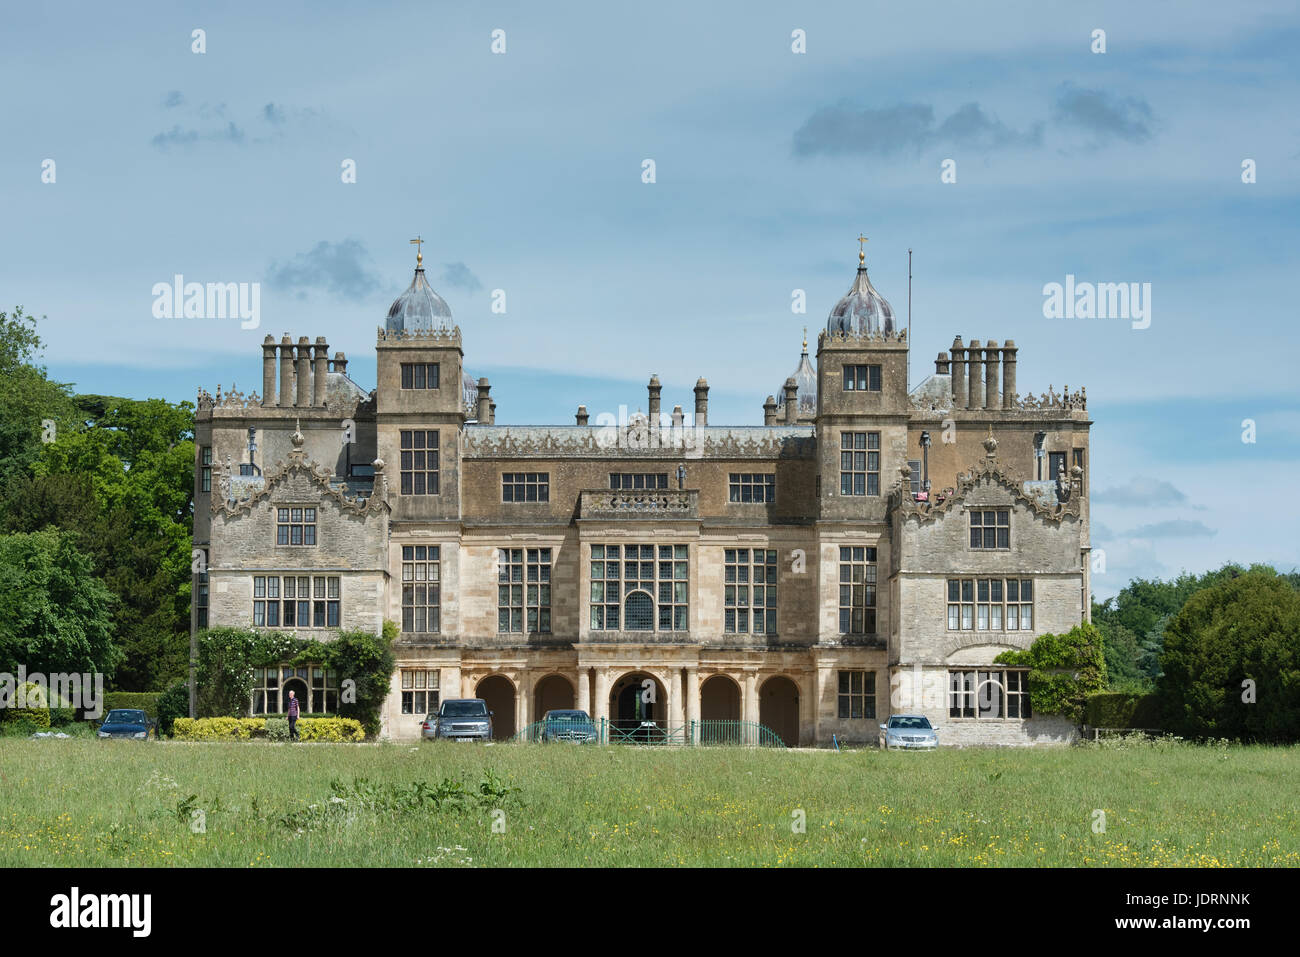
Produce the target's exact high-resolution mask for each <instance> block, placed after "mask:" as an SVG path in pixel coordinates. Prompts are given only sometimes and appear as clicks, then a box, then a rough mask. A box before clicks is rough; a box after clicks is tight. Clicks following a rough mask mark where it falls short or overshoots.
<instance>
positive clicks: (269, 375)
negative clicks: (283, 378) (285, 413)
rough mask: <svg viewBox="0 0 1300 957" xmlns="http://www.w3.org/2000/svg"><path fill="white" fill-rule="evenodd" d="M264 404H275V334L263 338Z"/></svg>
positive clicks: (268, 334)
mask: <svg viewBox="0 0 1300 957" xmlns="http://www.w3.org/2000/svg"><path fill="white" fill-rule="evenodd" d="M262 405H264V406H268V405H275V336H273V335H271V334H270V333H269V332H268V333H267V334H266V338H265V339H263V340H262Z"/></svg>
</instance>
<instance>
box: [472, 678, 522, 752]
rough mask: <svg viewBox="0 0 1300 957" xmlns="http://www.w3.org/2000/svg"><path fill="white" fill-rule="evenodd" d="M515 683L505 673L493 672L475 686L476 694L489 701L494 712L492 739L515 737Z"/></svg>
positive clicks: (500, 739)
mask: <svg viewBox="0 0 1300 957" xmlns="http://www.w3.org/2000/svg"><path fill="white" fill-rule="evenodd" d="M515 694H516V692H515V683H514V682H513V681H511V680H510V679H509V678H507V677H506V676H505V675H503V674H491V675H488V676H487V677H486V678H482V679H480V680H479V682H478V684H477V685H475V686H474V696H475V697H476V698H482V699H483V700H484V701H486V702H487V706H488V710H489V711H491V712H492V739H493V740H494V741H503V740H505V739H506V738H511V737H514V734H515V731H516V728H515Z"/></svg>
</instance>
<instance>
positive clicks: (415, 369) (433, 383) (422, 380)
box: [402, 362, 438, 389]
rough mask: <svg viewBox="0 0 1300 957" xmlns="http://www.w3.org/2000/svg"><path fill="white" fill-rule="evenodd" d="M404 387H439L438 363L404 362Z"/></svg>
mask: <svg viewBox="0 0 1300 957" xmlns="http://www.w3.org/2000/svg"><path fill="white" fill-rule="evenodd" d="M402 388H403V389H436V388H438V363H436V362H403V363H402Z"/></svg>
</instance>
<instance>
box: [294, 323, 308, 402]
mask: <svg viewBox="0 0 1300 957" xmlns="http://www.w3.org/2000/svg"><path fill="white" fill-rule="evenodd" d="M294 360H295V366H296V368H295V369H294V373H293V379H294V381H293V384H294V388H295V389H296V390H297V393H298V395H297V398H296V399H295V401H294V405H296V406H298V408H300V409H305V408H306V407H307V405H308V404H309V403H310V402H311V343H310V341H309V340H308V339H307V337H306V336H299V337H298V348H297V349H296V350H295V351H294Z"/></svg>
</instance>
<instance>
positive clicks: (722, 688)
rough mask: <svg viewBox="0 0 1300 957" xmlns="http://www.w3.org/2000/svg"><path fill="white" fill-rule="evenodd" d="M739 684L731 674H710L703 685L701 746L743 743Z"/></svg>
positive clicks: (701, 687)
mask: <svg viewBox="0 0 1300 957" xmlns="http://www.w3.org/2000/svg"><path fill="white" fill-rule="evenodd" d="M741 713H742V712H741V691H740V682H738V681H737V680H736V679H735V678H733V677H732V676H731V675H728V674H720V673H719V674H713V675H709V676H708V677H707V678H705V679H704V681H703V682H702V683H701V684H700V727H699V740H700V744H738V743H740V740H741V734H740V718H741Z"/></svg>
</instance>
